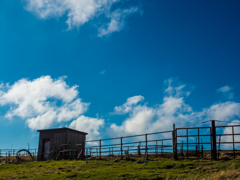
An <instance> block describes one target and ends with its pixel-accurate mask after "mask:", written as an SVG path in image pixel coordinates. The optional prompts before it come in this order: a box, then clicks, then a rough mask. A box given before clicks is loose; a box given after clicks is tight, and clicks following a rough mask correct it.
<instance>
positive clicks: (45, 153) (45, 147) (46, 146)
mask: <svg viewBox="0 0 240 180" xmlns="http://www.w3.org/2000/svg"><path fill="white" fill-rule="evenodd" d="M49 152H50V139H44V140H43V160H45V161H46V160H48V154H49Z"/></svg>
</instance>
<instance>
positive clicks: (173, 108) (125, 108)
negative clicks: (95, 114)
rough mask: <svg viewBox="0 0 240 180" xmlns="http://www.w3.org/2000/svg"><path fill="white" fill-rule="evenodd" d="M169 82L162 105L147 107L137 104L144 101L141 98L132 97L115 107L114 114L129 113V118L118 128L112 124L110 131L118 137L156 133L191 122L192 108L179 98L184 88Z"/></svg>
mask: <svg viewBox="0 0 240 180" xmlns="http://www.w3.org/2000/svg"><path fill="white" fill-rule="evenodd" d="M169 82H170V84H169V85H168V87H167V88H166V90H165V93H166V94H165V96H164V98H163V103H162V104H157V105H155V106H153V107H148V106H147V103H145V104H138V103H139V102H140V101H143V100H144V97H143V96H133V97H130V98H128V99H127V102H126V103H124V104H123V105H121V106H116V107H115V108H114V109H115V113H116V114H126V113H129V117H128V118H127V119H125V120H124V121H123V123H122V124H121V125H119V126H118V125H116V124H115V123H112V124H111V127H110V129H111V131H113V132H114V133H118V134H119V135H122V134H138V133H147V132H156V131H164V130H166V129H167V130H171V129H172V123H176V124H177V125H178V126H181V125H184V124H185V123H186V122H191V121H192V119H191V118H192V117H193V116H194V113H193V111H192V108H191V107H190V106H189V105H187V104H186V103H185V102H184V97H180V94H184V93H182V92H181V91H182V90H183V89H184V87H185V86H183V85H180V86H177V87H172V86H171V81H169ZM173 92H175V93H173Z"/></svg>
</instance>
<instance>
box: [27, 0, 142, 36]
mask: <svg viewBox="0 0 240 180" xmlns="http://www.w3.org/2000/svg"><path fill="white" fill-rule="evenodd" d="M25 1H26V3H27V6H26V9H27V10H28V11H30V12H33V13H35V14H37V15H38V16H39V17H40V18H42V19H46V18H50V17H55V18H57V17H61V16H63V15H65V14H67V21H66V23H67V24H68V29H69V30H70V29H72V28H73V27H77V28H78V27H80V26H81V25H83V24H85V23H86V22H88V21H89V20H91V19H93V18H94V17H99V16H100V15H102V14H104V15H105V17H106V18H107V19H110V23H108V24H107V25H106V28H105V26H103V27H101V28H99V34H98V36H99V37H102V36H104V35H107V34H110V33H112V32H115V31H120V30H121V29H122V28H123V26H124V20H125V18H126V17H127V16H129V15H130V14H132V13H134V12H136V11H137V8H128V9H117V10H113V11H112V10H111V9H112V5H116V4H117V3H118V2H120V0H25Z"/></svg>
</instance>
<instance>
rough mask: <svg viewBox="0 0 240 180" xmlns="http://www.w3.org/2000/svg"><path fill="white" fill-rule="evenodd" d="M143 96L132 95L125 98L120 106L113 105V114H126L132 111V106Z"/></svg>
mask: <svg viewBox="0 0 240 180" xmlns="http://www.w3.org/2000/svg"><path fill="white" fill-rule="evenodd" d="M143 100H144V97H143V96H140V95H138V96H133V97H130V98H128V99H127V102H126V103H124V104H123V105H121V106H115V107H114V110H115V111H114V113H115V114H126V113H128V112H130V111H132V109H133V106H135V105H136V104H137V103H139V102H140V101H143Z"/></svg>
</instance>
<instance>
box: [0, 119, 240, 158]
mask: <svg viewBox="0 0 240 180" xmlns="http://www.w3.org/2000/svg"><path fill="white" fill-rule="evenodd" d="M209 121H211V126H207V127H183V128H182V127H180V128H175V124H173V130H171V131H162V132H155V133H148V134H138V135H130V136H122V137H114V138H107V139H98V140H90V141H83V142H79V144H77V145H76V146H75V147H72V149H71V148H70V149H69V148H68V146H69V145H68V144H63V145H62V146H61V149H58V150H56V149H53V150H51V151H50V152H49V153H48V154H47V157H48V158H47V159H54V160H59V159H88V158H95V159H107V158H119V159H123V158H124V157H126V158H130V157H135V156H138V157H140V156H145V157H146V159H147V157H148V156H151V155H154V156H165V155H167V156H168V157H169V156H171V157H173V159H185V158H187V159H189V158H192V157H194V158H202V157H204V156H205V155H206V153H208V155H210V158H211V159H219V158H220V153H221V152H225V154H230V156H231V157H233V158H236V156H237V155H240V129H239V130H236V128H240V125H225V126H216V125H215V122H217V121H216V120H209ZM209 121H206V122H209ZM223 128H225V129H223ZM226 128H229V129H230V130H228V131H226V132H225V130H226ZM220 132H222V133H220ZM74 148H75V149H74ZM238 148H239V149H238ZM18 150H19V149H0V157H1V156H3V157H7V156H16V153H17V151H18ZM29 151H30V152H31V154H32V155H35V156H36V155H37V149H29ZM23 155H24V154H23ZM25 155H26V154H25ZM38 155H41V154H38ZM208 155H207V156H208Z"/></svg>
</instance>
